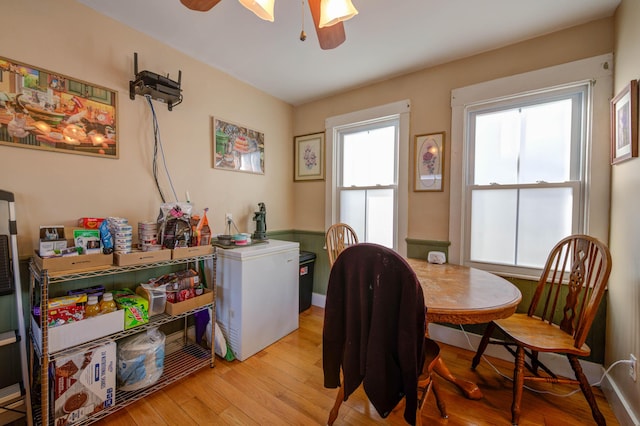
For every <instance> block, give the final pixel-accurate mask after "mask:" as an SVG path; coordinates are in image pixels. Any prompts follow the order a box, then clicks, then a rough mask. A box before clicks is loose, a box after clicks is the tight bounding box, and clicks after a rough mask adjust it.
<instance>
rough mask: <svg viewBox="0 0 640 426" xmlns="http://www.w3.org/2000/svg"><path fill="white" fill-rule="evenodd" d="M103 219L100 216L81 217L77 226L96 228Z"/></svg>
mask: <svg viewBox="0 0 640 426" xmlns="http://www.w3.org/2000/svg"><path fill="white" fill-rule="evenodd" d="M103 220H104V219H103V218H101V217H81V218H80V219H78V226H79V227H80V228H84V229H98V228H100V224H101V223H102V221H103Z"/></svg>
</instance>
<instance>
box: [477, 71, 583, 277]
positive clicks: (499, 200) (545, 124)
mask: <svg viewBox="0 0 640 426" xmlns="http://www.w3.org/2000/svg"><path fill="white" fill-rule="evenodd" d="M590 85H591V83H590V82H585V83H581V84H578V85H575V86H571V87H565V88H561V89H551V90H544V91H540V92H537V93H532V94H527V95H521V96H515V97H513V98H511V99H508V100H499V101H494V102H488V103H484V104H481V105H475V106H472V107H469V108H468V109H467V126H468V150H469V151H468V152H469V155H468V159H469V161H468V164H467V169H468V171H469V173H468V174H467V190H466V196H467V200H466V205H467V206H468V207H469V208H468V209H467V216H466V218H465V220H466V223H467V226H468V229H469V233H468V234H467V241H466V246H467V250H468V253H467V256H468V260H469V262H470V263H491V264H498V265H505V266H513V267H525V268H541V267H542V266H543V265H544V262H545V260H546V257H547V255H548V253H549V251H550V250H551V248H552V247H553V245H554V244H555V243H556V242H558V241H560V240H561V239H562V238H564V237H566V236H567V235H570V234H573V233H578V232H584V222H583V220H582V218H583V213H582V212H583V211H584V197H583V196H582V194H583V193H584V184H585V167H584V159H585V156H584V152H585V148H586V134H587V132H586V124H587V120H586V117H587V109H588V106H589V102H588V100H589V89H590Z"/></svg>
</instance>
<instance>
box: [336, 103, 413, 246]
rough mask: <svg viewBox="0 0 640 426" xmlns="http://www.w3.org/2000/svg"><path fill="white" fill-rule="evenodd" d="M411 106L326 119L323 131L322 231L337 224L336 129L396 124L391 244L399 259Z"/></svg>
mask: <svg viewBox="0 0 640 426" xmlns="http://www.w3.org/2000/svg"><path fill="white" fill-rule="evenodd" d="M410 112H411V102H410V101H409V100H408V99H406V100H402V101H398V102H393V103H389V104H386V105H381V106H377V107H373V108H368V109H365V110H361V111H356V112H352V113H348V114H343V115H338V116H334V117H329V118H327V119H326V120H325V128H326V159H327V161H326V167H327V169H326V185H325V188H326V190H325V191H326V192H325V229H327V228H329V226H331V225H332V224H333V223H335V222H336V221H337V218H338V217H339V213H340V206H339V200H338V196H339V193H338V191H337V187H336V185H337V183H338V182H339V180H338V173H339V163H338V160H339V159H338V151H337V143H338V137H339V135H338V131H339V130H340V128H347V127H350V126H353V125H365V124H367V123H372V122H376V121H380V120H382V119H389V118H397V119H398V121H399V124H400V125H399V136H398V156H397V158H398V163H397V165H396V167H397V170H398V180H397V187H398V190H397V197H396V199H397V204H396V209H397V212H396V217H397V223H396V229H395V232H394V235H395V239H396V241H395V244H394V246H395V247H396V251H397V252H398V253H399V254H400V255H402V256H406V254H407V243H406V237H407V228H408V224H407V222H408V199H409V193H408V188H409V176H408V175H409V172H408V167H403V165H406V164H409V130H410V129H409V124H410V121H409V119H410Z"/></svg>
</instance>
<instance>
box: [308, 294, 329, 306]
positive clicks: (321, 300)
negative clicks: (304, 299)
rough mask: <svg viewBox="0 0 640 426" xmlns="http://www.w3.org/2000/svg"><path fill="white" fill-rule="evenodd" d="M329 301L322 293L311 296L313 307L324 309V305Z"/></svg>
mask: <svg viewBox="0 0 640 426" xmlns="http://www.w3.org/2000/svg"><path fill="white" fill-rule="evenodd" d="M326 301H327V296H326V295H324V294H320V293H312V294H311V304H312V305H313V306H319V307H321V308H323V309H324V305H325V303H326Z"/></svg>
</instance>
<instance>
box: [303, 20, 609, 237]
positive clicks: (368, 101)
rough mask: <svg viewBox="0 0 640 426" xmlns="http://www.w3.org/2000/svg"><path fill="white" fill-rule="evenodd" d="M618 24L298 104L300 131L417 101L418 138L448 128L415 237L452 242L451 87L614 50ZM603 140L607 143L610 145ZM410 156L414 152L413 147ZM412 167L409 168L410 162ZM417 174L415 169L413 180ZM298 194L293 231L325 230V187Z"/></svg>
mask: <svg viewBox="0 0 640 426" xmlns="http://www.w3.org/2000/svg"><path fill="white" fill-rule="evenodd" d="M612 49H613V20H612V19H603V20H599V21H595V22H592V23H589V24H585V25H581V26H578V27H574V28H571V29H568V30H565V31H561V32H558V33H553V34H550V35H547V36H544V37H539V38H536V39H534V40H530V41H526V42H523V43H518V44H515V45H512V46H507V47H505V48H502V49H498V50H494V51H491V52H487V53H484V54H480V55H477V56H473V57H470V58H466V59H463V60H460V61H456V62H452V63H448V64H445V65H442V66H438V67H433V68H428V69H425V70H422V71H418V72H415V73H413V74H409V75H406V76H403V77H398V78H394V79H391V80H387V81H384V82H381V83H379V84H375V85H371V86H367V87H363V88H360V89H357V90H353V91H350V92H346V93H343V94H340V95H336V96H332V97H329V98H326V99H322V100H319V101H317V102H312V103H309V104H306V105H302V106H299V107H296V108H295V110H294V134H296V135H300V134H305V133H312V132H317V131H322V130H323V129H324V120H325V119H326V118H327V117H330V116H334V115H338V114H344V113H348V112H352V111H356V110H360V109H365V108H369V107H373V106H377V105H382V104H386V103H389V102H394V101H398V100H401V99H411V131H410V135H411V136H410V140H411V141H413V137H414V135H418V134H423V133H431V132H439V131H446V133H447V142H446V143H447V146H446V147H445V184H444V192H438V193H425V192H420V193H414V192H413V190H412V188H407V189H408V191H409V230H408V236H409V237H410V238H417V239H428V240H440V241H446V240H448V237H449V176H448V173H449V170H450V168H449V164H450V155H449V153H450V146H451V145H450V141H449V138H450V135H451V107H450V105H451V102H450V96H451V90H452V89H455V88H458V87H463V86H468V85H470V84H474V83H479V82H483V81H488V80H493V79H496V78H499V77H505V76H509V75H513V74H519V73H523V72H526V71H531V70H534V69H539V68H544V67H548V66H552V65H556V64H561V63H566V62H570V61H574V60H577V59H582V58H587V57H590V56H596V55H600V54H604V53H610V52H611V51H612ZM605 143H607V142H606V141H605ZM411 155H413V151H412V150H411ZM406 167H409V164H407V165H406ZM412 173H413V170H410V171H409V175H410V176H412ZM294 191H295V211H296V218H295V228H296V229H310V230H317V231H320V230H323V228H324V184H323V183H322V182H314V183H308V182H298V183H296V184H295V185H294Z"/></svg>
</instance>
